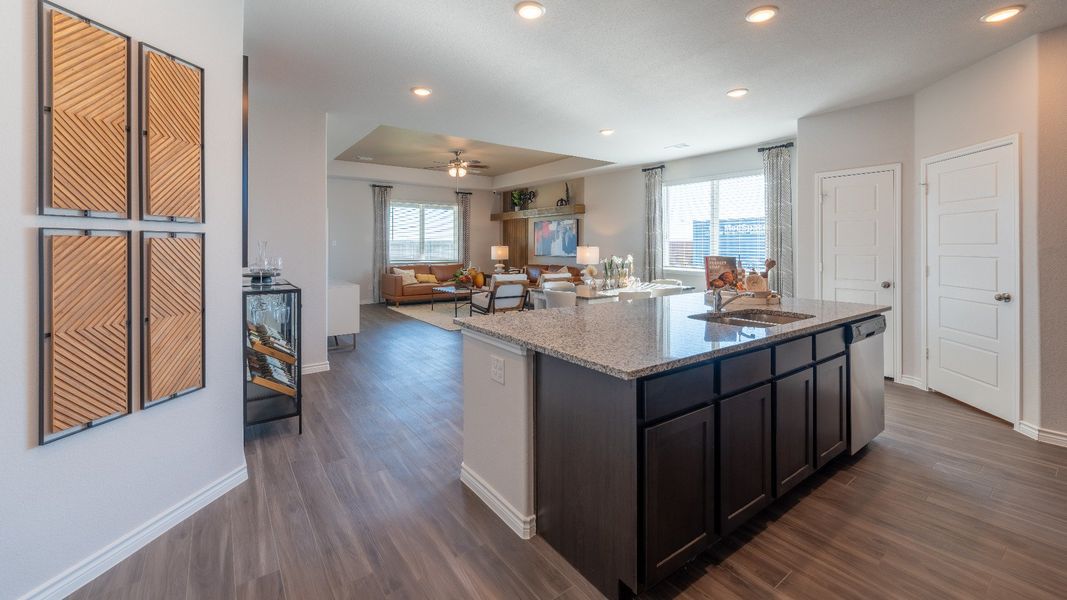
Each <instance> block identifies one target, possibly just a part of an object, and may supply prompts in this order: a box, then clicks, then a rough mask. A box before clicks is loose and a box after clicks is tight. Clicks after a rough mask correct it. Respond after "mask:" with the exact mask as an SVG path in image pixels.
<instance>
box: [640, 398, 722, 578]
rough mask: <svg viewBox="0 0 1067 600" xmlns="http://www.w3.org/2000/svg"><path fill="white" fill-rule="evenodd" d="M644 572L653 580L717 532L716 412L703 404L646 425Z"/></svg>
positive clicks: (665, 572)
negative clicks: (652, 424) (681, 413)
mask: <svg viewBox="0 0 1067 600" xmlns="http://www.w3.org/2000/svg"><path fill="white" fill-rule="evenodd" d="M644 438H645V439H644V442H645V455H644V473H645V486H644V494H645V498H644V500H645V502H644V504H645V514H644V523H643V533H644V539H645V543H644V572H643V575H644V576H643V577H642V580H643V581H644V582H645V583H646V584H648V585H651V584H652V583H654V582H656V581H659V580H660V579H662V578H663V577H666V576H667V575H669V574H671V573H672V572H674V571H675V570H677V569H678V567H680V566H682V565H683V564H685V563H686V562H687V561H688V560H690V559H691V558H693V557H694V556H696V555H697V554H699V553H700V552H701V551H703V550H704V549H705V548H707V547H708V545H709V544H711V542H713V541H714V537H715V412H714V410H713V409H712V407H710V406H709V407H705V408H701V409H698V410H694V411H693V412H690V413H687V414H685V415H682V416H680V417H676V418H674V419H671V420H669V421H666V422H664V423H660V424H659V425H654V426H652V427H649V428H647V429H645V430H644Z"/></svg>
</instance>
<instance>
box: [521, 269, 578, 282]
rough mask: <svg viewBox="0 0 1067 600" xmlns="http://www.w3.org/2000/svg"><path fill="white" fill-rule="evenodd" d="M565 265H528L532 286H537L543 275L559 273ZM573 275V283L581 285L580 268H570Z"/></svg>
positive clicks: (528, 274)
mask: <svg viewBox="0 0 1067 600" xmlns="http://www.w3.org/2000/svg"><path fill="white" fill-rule="evenodd" d="M561 268H563V265H526V276H527V277H529V278H530V285H531V286H534V285H537V281H538V280H539V279H541V274H542V273H558V272H559V270H560V269H561ZM567 270H568V271H570V274H571V283H581V282H582V273H581V271H580V270H579V269H578V267H572V266H568V267H567Z"/></svg>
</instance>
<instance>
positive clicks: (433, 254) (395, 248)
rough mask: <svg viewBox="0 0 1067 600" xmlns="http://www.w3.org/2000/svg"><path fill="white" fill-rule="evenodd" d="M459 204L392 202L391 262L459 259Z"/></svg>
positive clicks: (390, 216) (390, 225)
mask: <svg viewBox="0 0 1067 600" xmlns="http://www.w3.org/2000/svg"><path fill="white" fill-rule="evenodd" d="M457 212H458V207H456V206H452V205H448V204H419V203H414V202H391V203H390V204H389V262H393V263H411V262H454V261H457V260H459V217H458V216H457V214H456V213H457Z"/></svg>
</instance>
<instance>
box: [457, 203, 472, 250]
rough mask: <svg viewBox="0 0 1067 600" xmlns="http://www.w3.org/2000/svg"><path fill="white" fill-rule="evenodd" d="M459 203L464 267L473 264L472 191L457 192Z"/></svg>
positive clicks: (460, 237) (460, 243)
mask: <svg viewBox="0 0 1067 600" xmlns="http://www.w3.org/2000/svg"><path fill="white" fill-rule="evenodd" d="M456 204H459V239H460V242H459V245H460V248H459V252H460V260H461V261H462V262H463V266H464V267H469V266H471V193H470V192H456Z"/></svg>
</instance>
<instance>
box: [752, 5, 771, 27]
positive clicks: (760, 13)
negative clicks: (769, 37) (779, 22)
mask: <svg viewBox="0 0 1067 600" xmlns="http://www.w3.org/2000/svg"><path fill="white" fill-rule="evenodd" d="M777 14H778V7H777V6H770V5H767V6H760V7H758V8H753V9H752V10H750V11H748V14H746V15H745V20H746V21H748V22H749V23H766V22H767V21H770V20H771V19H773V18H774V17H775V15H777Z"/></svg>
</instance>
